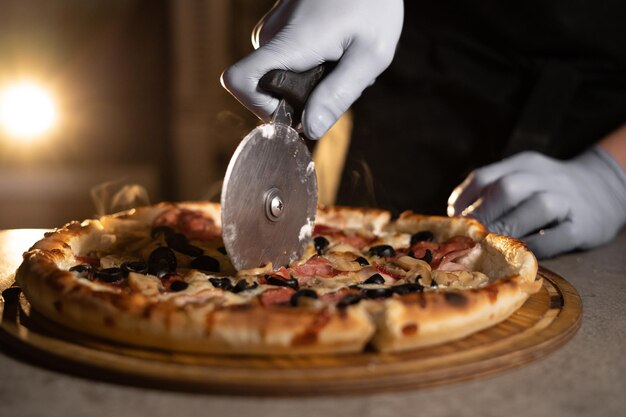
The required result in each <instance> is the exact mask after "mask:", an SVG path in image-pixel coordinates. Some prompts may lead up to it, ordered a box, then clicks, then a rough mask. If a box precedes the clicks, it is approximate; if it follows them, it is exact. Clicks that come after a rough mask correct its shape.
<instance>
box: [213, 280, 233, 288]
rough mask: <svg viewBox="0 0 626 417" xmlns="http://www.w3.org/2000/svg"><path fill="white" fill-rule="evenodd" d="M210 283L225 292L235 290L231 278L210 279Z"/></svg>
mask: <svg viewBox="0 0 626 417" xmlns="http://www.w3.org/2000/svg"><path fill="white" fill-rule="evenodd" d="M209 282H210V283H211V284H213V286H214V287H215V288H219V289H221V290H225V291H232V290H233V283H232V282H230V279H229V278H209Z"/></svg>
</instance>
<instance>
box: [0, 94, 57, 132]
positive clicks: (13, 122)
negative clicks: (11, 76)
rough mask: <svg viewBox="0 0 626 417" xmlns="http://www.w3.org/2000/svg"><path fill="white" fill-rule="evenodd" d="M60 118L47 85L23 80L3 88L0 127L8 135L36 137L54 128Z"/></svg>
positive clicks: (0, 104) (0, 98)
mask: <svg viewBox="0 0 626 417" xmlns="http://www.w3.org/2000/svg"><path fill="white" fill-rule="evenodd" d="M56 121H57V111H56V107H55V103H54V101H53V99H52V96H51V95H50V93H49V92H47V91H46V90H45V89H44V88H42V87H40V86H38V85H36V84H34V83H30V82H20V83H17V84H13V85H9V86H7V87H6V88H4V89H3V90H2V91H0V126H1V127H2V129H3V130H4V131H5V132H6V133H7V135H9V136H11V137H13V138H16V139H21V140H32V139H35V138H38V137H40V136H41V135H43V134H44V133H46V132H48V131H49V130H50V129H52V127H53V126H54V124H55V122H56Z"/></svg>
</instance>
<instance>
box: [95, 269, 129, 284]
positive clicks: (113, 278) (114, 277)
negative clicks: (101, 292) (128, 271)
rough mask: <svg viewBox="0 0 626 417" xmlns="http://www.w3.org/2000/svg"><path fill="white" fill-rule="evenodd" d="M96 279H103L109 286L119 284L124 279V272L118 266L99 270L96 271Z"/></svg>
mask: <svg viewBox="0 0 626 417" xmlns="http://www.w3.org/2000/svg"><path fill="white" fill-rule="evenodd" d="M96 278H98V279H101V280H102V281H104V282H107V283H109V284H114V283H118V282H119V281H120V280H122V279H123V278H124V271H122V269H121V268H118V267H116V266H114V267H111V268H104V269H99V270H97V271H96Z"/></svg>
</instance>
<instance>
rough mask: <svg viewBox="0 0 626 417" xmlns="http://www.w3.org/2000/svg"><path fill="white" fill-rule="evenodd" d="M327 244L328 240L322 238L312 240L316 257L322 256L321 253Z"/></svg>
mask: <svg viewBox="0 0 626 417" xmlns="http://www.w3.org/2000/svg"><path fill="white" fill-rule="evenodd" d="M329 243H330V242H328V239H326V238H325V237H324V236H317V237H315V239H313V246H314V248H315V252H317V254H318V255H322V253H323V252H324V249H326V247H327V246H328V245H329Z"/></svg>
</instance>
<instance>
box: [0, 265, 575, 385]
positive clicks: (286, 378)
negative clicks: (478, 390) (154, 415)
mask: <svg viewBox="0 0 626 417" xmlns="http://www.w3.org/2000/svg"><path fill="white" fill-rule="evenodd" d="M539 274H540V275H541V276H542V277H543V278H544V286H543V288H542V289H541V291H540V292H538V293H537V294H535V295H533V296H531V297H530V298H529V299H528V301H527V302H526V303H525V304H524V305H523V306H522V307H521V308H520V310H518V311H517V312H516V313H515V314H513V315H512V316H511V317H510V318H509V319H507V320H506V321H504V322H502V323H500V324H498V325H496V326H494V327H491V328H489V329H486V330H484V331H481V332H479V333H476V334H474V335H471V336H469V337H467V338H465V339H462V340H458V341H455V342H451V343H446V344H443V345H439V346H435V347H430V348H423V349H418V350H414V351H410V352H403V353H393V354H381V353H377V352H363V353H359V354H352V355H324V356H307V357H263V356H227V355H200V354H187V353H173V352H165V351H159V350H149V349H145V348H140V347H132V346H125V345H119V344H115V343H112V342H109V341H103V340H100V339H96V338H92V337H88V336H85V335H82V334H78V333H76V332H73V331H71V330H68V329H65V328H63V327H62V326H59V325H56V324H54V323H52V322H50V321H48V320H46V319H45V318H43V317H42V316H40V315H39V314H37V312H35V311H34V310H31V309H30V305H29V304H28V302H27V301H26V300H25V298H24V297H23V296H21V295H20V292H19V289H17V288H11V289H9V290H7V291H5V292H4V294H3V295H4V299H5V300H4V303H3V304H0V308H2V319H1V320H2V321H1V322H0V329H1V331H0V337H1V338H2V339H3V340H5V341H6V342H7V343H8V344H10V345H11V346H14V347H15V348H16V349H17V351H18V352H20V353H22V354H24V353H26V354H30V355H29V356H30V357H31V359H35V358H36V359H37V360H38V361H39V362H40V363H42V362H43V363H44V364H45V365H46V366H52V367H55V368H58V369H59V368H60V369H61V370H63V371H66V372H72V373H79V374H82V375H85V376H88V377H91V378H97V379H105V380H110V381H115V382H121V383H126V384H133V385H149V386H156V387H160V388H164V389H178V390H194V391H204V392H214V393H226V394H238V395H280V396H285V395H321V394H344V393H356V392H371V391H376V392H379V391H382V390H393V391H397V390H406V389H414V388H421V387H426V386H432V385H439V384H446V383H451V382H456V381H461V380H467V379H474V378H478V377H482V376H485V375H489V374H493V373H495V372H499V371H502V370H505V369H508V368H512V367H515V366H519V365H522V364H524V363H527V362H531V361H534V360H537V359H539V358H541V357H543V356H545V355H547V354H548V353H550V352H552V351H554V350H556V349H557V348H559V347H560V346H562V345H563V344H564V343H565V342H567V341H568V340H569V339H571V338H572V337H573V336H574V334H575V333H576V331H577V330H578V328H579V327H580V324H581V318H582V305H581V300H580V296H579V295H578V293H577V292H576V290H575V289H574V287H572V286H571V285H570V284H569V283H568V282H567V281H565V280H564V279H563V278H561V277H560V276H558V275H556V274H555V273H553V272H551V271H549V270H547V269H544V268H540V269H539Z"/></svg>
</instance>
